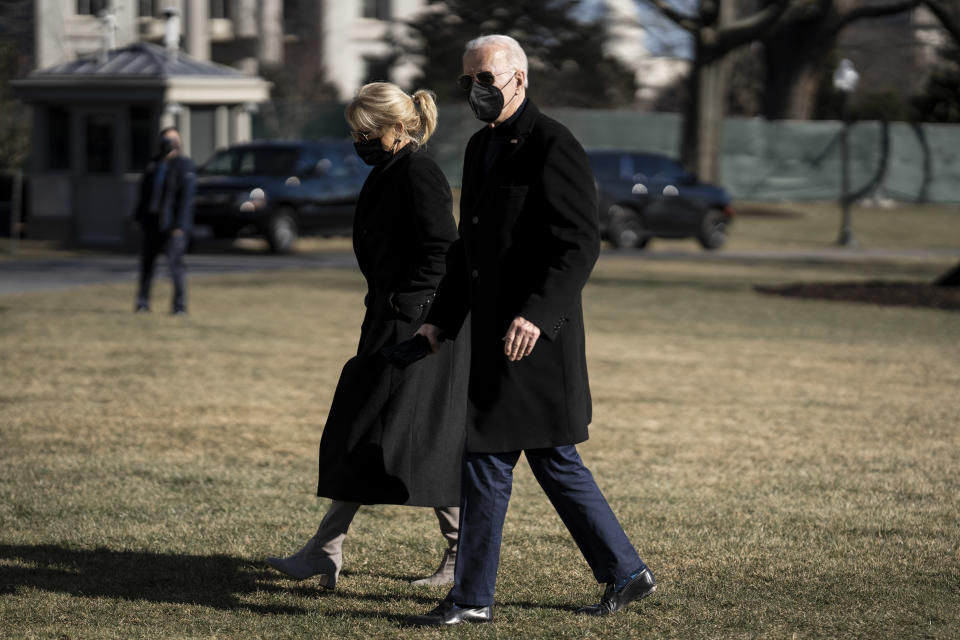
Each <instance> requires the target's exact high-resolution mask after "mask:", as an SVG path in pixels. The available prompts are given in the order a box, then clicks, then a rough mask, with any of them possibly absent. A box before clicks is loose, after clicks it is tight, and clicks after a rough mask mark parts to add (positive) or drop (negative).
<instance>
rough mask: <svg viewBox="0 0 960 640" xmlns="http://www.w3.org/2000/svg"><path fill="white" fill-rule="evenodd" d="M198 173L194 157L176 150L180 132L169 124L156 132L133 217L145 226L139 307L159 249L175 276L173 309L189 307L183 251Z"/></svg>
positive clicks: (143, 306)
mask: <svg viewBox="0 0 960 640" xmlns="http://www.w3.org/2000/svg"><path fill="white" fill-rule="evenodd" d="M195 191H196V175H195V172H194V168H193V162H191V160H190V158H188V157H187V156H185V155H183V154H182V153H180V132H179V131H177V129H176V128H174V127H167V128H166V129H164V130H162V131H161V132H160V153H159V154H158V155H157V156H156V157H154V158H153V159H152V160H151V161H150V163H149V164H147V168H146V170H145V171H144V174H143V179H142V181H141V182H140V198H139V200H138V202H137V209H136V213H135V214H134V218H135V219H136V221H137V222H139V223H140V226H141V228H142V229H143V246H142V248H141V251H140V287H139V289H138V290H137V303H136V307H135V309H136V311H137V313H145V312H148V311H150V286H151V284H152V283H153V268H154V264H155V263H156V260H157V255H158V254H159V253H160V252H161V251H163V250H164V249H166V252H167V264H168V265H169V267H170V275H171V277H172V279H173V309H172V312H173V314H174V315H183V314H185V313H186V312H187V285H186V273H185V267H184V264H183V254H184V253H186V251H187V243H188V242H189V239H190V238H189V237H190V231H191V230H192V229H193V196H194V193H195Z"/></svg>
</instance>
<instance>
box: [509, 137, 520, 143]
mask: <svg viewBox="0 0 960 640" xmlns="http://www.w3.org/2000/svg"><path fill="white" fill-rule="evenodd" d="M518 142H520V140H519V139H518V138H514V139H513V140H511V141H510V144H517V143H518Z"/></svg>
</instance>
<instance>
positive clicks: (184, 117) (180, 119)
mask: <svg viewBox="0 0 960 640" xmlns="http://www.w3.org/2000/svg"><path fill="white" fill-rule="evenodd" d="M180 109H181V111H180V113H179V114H178V116H177V124H176V125H175V126H176V127H177V130H178V131H179V132H180V149H181V153H184V154H186V155H188V156H189V155H190V107H188V106H186V105H180Z"/></svg>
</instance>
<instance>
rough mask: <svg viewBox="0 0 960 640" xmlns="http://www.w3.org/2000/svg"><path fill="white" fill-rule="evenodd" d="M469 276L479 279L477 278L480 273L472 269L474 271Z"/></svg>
mask: <svg viewBox="0 0 960 640" xmlns="http://www.w3.org/2000/svg"><path fill="white" fill-rule="evenodd" d="M470 275H471V276H473V277H474V278H479V277H480V272H479V271H477V270H476V269H474V270H473V271H472V272H471V273H470Z"/></svg>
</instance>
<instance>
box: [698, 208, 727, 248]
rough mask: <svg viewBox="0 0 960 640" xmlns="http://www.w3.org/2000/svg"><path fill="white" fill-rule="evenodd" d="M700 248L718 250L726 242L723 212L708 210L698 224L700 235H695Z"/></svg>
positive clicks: (725, 221)
mask: <svg viewBox="0 0 960 640" xmlns="http://www.w3.org/2000/svg"><path fill="white" fill-rule="evenodd" d="M697 240H699V241H700V246H702V247H703V248H704V249H711V250H712V249H719V248H720V247H722V246H723V245H724V244H725V243H726V241H727V217H726V216H725V215H723V212H721V211H717V210H716V209H710V210H709V211H707V213H706V215H704V216H703V220H702V221H701V222H700V233H699V234H698V235H697Z"/></svg>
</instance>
